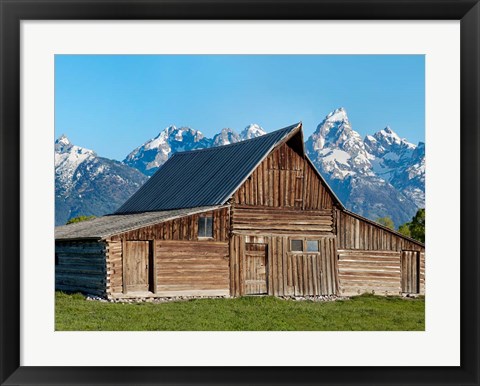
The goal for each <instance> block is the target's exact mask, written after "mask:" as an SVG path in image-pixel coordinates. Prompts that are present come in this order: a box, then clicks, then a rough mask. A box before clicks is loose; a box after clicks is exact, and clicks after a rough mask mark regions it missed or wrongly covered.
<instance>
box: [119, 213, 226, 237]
mask: <svg viewBox="0 0 480 386" xmlns="http://www.w3.org/2000/svg"><path fill="white" fill-rule="evenodd" d="M203 216H213V240H214V241H226V240H227V239H228V228H229V209H228V208H221V209H217V210H214V211H210V212H204V213H200V214H194V215H191V216H185V217H180V218H177V219H175V220H171V221H166V222H163V223H158V224H155V225H150V226H146V227H143V228H138V229H135V230H132V231H129V232H125V233H120V234H118V235H114V236H112V237H111V238H110V240H112V241H119V240H124V239H125V240H132V241H133V240H198V217H203Z"/></svg>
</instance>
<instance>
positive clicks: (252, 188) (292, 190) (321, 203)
mask: <svg viewBox="0 0 480 386" xmlns="http://www.w3.org/2000/svg"><path fill="white" fill-rule="evenodd" d="M234 202H235V203H236V204H240V205H254V206H267V207H281V208H297V209H331V208H332V206H333V201H332V197H331V196H330V194H329V192H328V190H327V189H326V187H325V185H324V184H323V182H322V181H321V180H320V178H319V177H318V175H317V174H316V172H315V170H314V169H313V167H312V166H311V165H310V163H309V162H308V160H307V159H306V158H304V157H303V156H302V155H300V154H298V152H296V151H295V150H294V149H293V148H292V147H291V145H290V143H289V142H287V143H284V144H282V145H280V146H279V147H278V148H277V149H276V150H274V151H273V152H272V153H271V154H270V155H269V156H268V157H267V158H266V159H265V160H264V161H263V162H262V163H261V164H260V165H259V166H258V167H257V168H256V169H255V170H254V172H253V173H252V175H251V176H250V177H249V178H248V179H247V180H246V181H245V182H244V183H243V184H242V185H241V186H240V188H239V189H238V190H237V191H236V192H235V194H234Z"/></svg>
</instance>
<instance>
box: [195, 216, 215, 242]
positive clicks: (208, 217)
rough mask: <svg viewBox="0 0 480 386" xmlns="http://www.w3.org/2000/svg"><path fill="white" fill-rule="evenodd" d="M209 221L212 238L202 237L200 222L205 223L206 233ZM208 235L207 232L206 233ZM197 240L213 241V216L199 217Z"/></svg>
mask: <svg viewBox="0 0 480 386" xmlns="http://www.w3.org/2000/svg"><path fill="white" fill-rule="evenodd" d="M208 219H211V232H210V233H211V236H201V235H200V221H203V222H204V229H205V231H206V230H207V228H208V227H207V224H208ZM205 234H206V232H205ZM197 238H198V239H199V240H213V238H214V237H213V216H212V215H209V216H198V219H197Z"/></svg>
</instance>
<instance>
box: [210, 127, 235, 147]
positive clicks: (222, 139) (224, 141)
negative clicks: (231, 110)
mask: <svg viewBox="0 0 480 386" xmlns="http://www.w3.org/2000/svg"><path fill="white" fill-rule="evenodd" d="M212 140H213V146H223V145H230V144H232V143H236V142H240V141H241V140H242V139H241V137H240V135H239V134H237V132H236V131H235V130H233V129H230V128H228V127H226V128H223V129H222V131H221V132H220V133H218V134H216V135H215V136H214V137H213V139H212Z"/></svg>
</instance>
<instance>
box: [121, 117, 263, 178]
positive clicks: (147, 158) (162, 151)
mask: <svg viewBox="0 0 480 386" xmlns="http://www.w3.org/2000/svg"><path fill="white" fill-rule="evenodd" d="M264 134H266V131H265V130H263V129H262V128H261V127H260V126H259V125H257V124H251V125H248V126H247V127H246V128H245V129H244V130H243V131H242V132H241V133H240V134H237V132H236V131H235V130H233V129H231V128H224V129H222V131H221V132H220V133H218V134H216V135H215V136H214V137H213V138H206V137H204V135H203V134H202V133H201V132H200V131H198V130H194V129H192V128H189V127H180V128H177V127H175V126H169V127H167V128H166V129H165V130H163V131H161V132H160V134H158V135H157V136H156V137H155V138H153V139H150V140H148V141H147V142H145V143H144V144H143V145H141V146H139V147H137V148H136V149H135V150H133V151H132V152H131V153H130V154H129V155H127V157H126V158H125V159H124V160H123V162H124V163H125V164H127V165H129V166H132V167H134V168H136V169H138V170H140V171H141V172H142V173H144V174H146V175H147V176H151V175H152V174H153V173H155V172H156V171H157V169H158V168H159V167H160V166H162V165H163V164H164V163H165V162H166V161H167V160H168V158H169V157H170V156H171V155H172V154H174V153H176V152H179V151H188V150H195V149H204V148H207V147H211V146H221V145H228V144H230V143H235V142H238V141H243V140H245V139H251V138H255V137H258V136H260V135H264Z"/></svg>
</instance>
